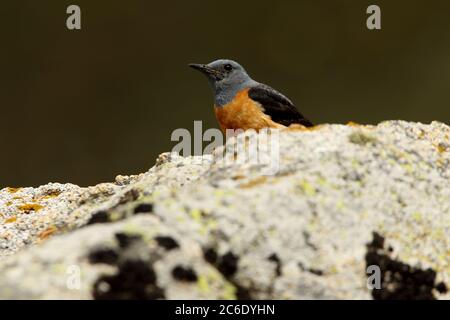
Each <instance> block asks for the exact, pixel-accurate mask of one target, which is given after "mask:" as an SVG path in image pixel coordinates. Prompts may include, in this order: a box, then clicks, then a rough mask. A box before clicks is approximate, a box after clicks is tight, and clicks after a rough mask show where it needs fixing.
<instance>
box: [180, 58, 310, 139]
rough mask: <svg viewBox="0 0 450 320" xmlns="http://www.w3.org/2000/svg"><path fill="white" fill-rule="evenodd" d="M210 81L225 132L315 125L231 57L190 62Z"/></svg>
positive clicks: (216, 111)
mask: <svg viewBox="0 0 450 320" xmlns="http://www.w3.org/2000/svg"><path fill="white" fill-rule="evenodd" d="M189 66H190V67H192V68H194V69H196V70H199V71H200V72H202V73H203V74H204V75H206V77H207V78H208V80H209V83H210V85H211V86H212V89H213V92H214V109H215V113H216V117H217V120H218V121H219V124H220V127H221V128H222V130H223V131H225V130H226V129H243V130H247V129H255V130H257V131H258V130H259V129H262V128H285V127H289V126H290V125H292V124H297V125H303V126H305V127H312V126H313V124H312V123H311V122H310V121H309V120H307V119H306V118H305V117H304V116H303V115H302V114H301V113H300V112H298V110H297V109H296V108H295V106H294V104H293V103H292V102H291V101H290V100H289V99H288V98H287V97H285V96H284V95H282V94H281V93H279V92H278V91H276V90H274V89H272V88H271V87H269V86H267V85H265V84H262V83H259V82H256V81H255V80H253V79H252V78H250V76H249V75H248V74H247V72H246V71H245V70H244V68H243V67H242V66H241V65H240V64H239V63H237V62H235V61H232V60H224V59H221V60H216V61H213V62H211V63H209V64H206V65H204V64H190V65H189Z"/></svg>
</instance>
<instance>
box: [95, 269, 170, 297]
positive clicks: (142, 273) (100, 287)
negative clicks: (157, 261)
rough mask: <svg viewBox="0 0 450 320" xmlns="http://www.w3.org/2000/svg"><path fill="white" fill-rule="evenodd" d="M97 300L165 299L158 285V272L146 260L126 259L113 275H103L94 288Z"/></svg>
mask: <svg viewBox="0 0 450 320" xmlns="http://www.w3.org/2000/svg"><path fill="white" fill-rule="evenodd" d="M93 297H94V299H97V300H118V299H120V300H124V299H133V300H136V299H137V300H147V299H163V298H164V292H163V290H162V289H161V288H159V287H158V286H157V285H156V274H155V272H154V270H153V268H152V267H151V266H150V265H149V264H148V263H146V262H145V261H139V260H137V261H126V262H125V263H123V264H121V265H120V266H119V272H118V273H117V274H116V275H113V276H102V277H101V278H99V279H98V280H97V281H96V282H95V284H94V288H93Z"/></svg>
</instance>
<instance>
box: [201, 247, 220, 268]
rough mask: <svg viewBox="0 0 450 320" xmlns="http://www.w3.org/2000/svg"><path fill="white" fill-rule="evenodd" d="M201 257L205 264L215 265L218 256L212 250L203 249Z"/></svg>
mask: <svg viewBox="0 0 450 320" xmlns="http://www.w3.org/2000/svg"><path fill="white" fill-rule="evenodd" d="M203 257H204V258H205V260H206V261H207V262H209V263H211V264H212V265H216V263H217V258H218V256H217V252H216V250H215V249H214V248H207V249H203Z"/></svg>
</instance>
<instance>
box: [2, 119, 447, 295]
mask: <svg viewBox="0 0 450 320" xmlns="http://www.w3.org/2000/svg"><path fill="white" fill-rule="evenodd" d="M247 135H248V136H252V133H247ZM280 138H281V140H280V159H279V160H280V163H279V170H278V172H277V173H276V174H274V175H269V176H264V175H262V172H263V169H264V165H261V164H248V163H247V164H246V163H240V162H238V161H235V162H232V163H229V162H228V163H224V162H223V161H220V157H219V155H220V152H221V151H223V150H224V148H232V147H233V144H234V143H235V141H236V140H235V139H231V140H230V141H229V142H228V143H227V144H226V146H224V147H223V148H219V149H218V150H216V152H215V153H214V154H213V155H208V156H203V157H188V158H183V157H180V156H176V155H173V154H163V155H161V156H160V157H159V158H158V160H157V163H156V165H155V166H154V167H153V168H152V169H150V170H149V171H148V172H146V173H144V174H141V175H138V176H131V177H117V178H116V182H115V183H106V184H101V185H98V186H95V187H90V188H80V187H77V186H75V185H70V184H66V185H61V184H48V185H46V186H42V187H39V188H22V189H11V188H7V189H3V190H1V191H0V219H1V221H3V222H2V224H1V225H0V255H3V257H1V260H0V298H39V299H42V298H77V299H92V298H96V299H111V298H120V299H126V298H142V299H161V298H166V299H177V298H194V299H196V298H207V299H216V298H222V299H264V298H269V299H272V298H276V299H336V298H343V299H354V298H359V299H414V298H416V299H417V298H419V299H449V298H450V293H449V292H448V288H449V287H450V127H448V126H446V125H445V124H443V123H438V122H433V123H431V124H430V125H424V124H417V123H408V122H403V121H390V122H384V123H381V124H379V125H378V126H358V125H347V126H344V125H324V126H320V127H316V128H314V129H312V130H300V129H298V130H290V131H285V132H282V133H281V136H280ZM373 265H375V266H378V267H379V268H380V271H381V289H373V290H371V289H368V287H367V281H368V277H369V276H370V275H371V274H372V272H369V273H367V272H366V268H367V267H369V266H373Z"/></svg>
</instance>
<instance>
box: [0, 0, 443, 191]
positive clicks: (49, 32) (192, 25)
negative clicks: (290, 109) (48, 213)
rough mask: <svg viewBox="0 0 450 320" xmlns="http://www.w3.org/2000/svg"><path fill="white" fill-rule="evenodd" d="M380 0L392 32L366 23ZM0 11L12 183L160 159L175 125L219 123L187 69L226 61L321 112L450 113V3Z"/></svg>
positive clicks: (313, 115)
mask: <svg viewBox="0 0 450 320" xmlns="http://www.w3.org/2000/svg"><path fill="white" fill-rule="evenodd" d="M70 4H77V5H79V6H80V7H81V10H82V30H80V31H69V30H68V29H67V28H66V25H65V23H66V18H67V14H66V8H67V7H68V6H69V5H70ZM370 4H377V5H379V6H380V7H381V10H382V30H379V31H370V30H368V29H367V28H366V18H367V15H366V13H365V12H366V8H367V7H368V6H369V5H370ZM0 13H1V16H0V27H1V29H0V36H1V39H2V45H1V50H0V66H1V68H0V70H1V76H0V98H1V104H0V105H1V120H2V121H1V126H0V150H1V157H0V188H1V187H5V186H36V185H40V184H45V183H47V182H72V183H75V184H79V185H92V184H96V183H99V182H103V181H111V180H113V179H114V177H115V175H117V174H137V173H140V172H144V171H146V170H148V169H149V168H150V167H151V166H153V164H154V161H155V158H156V157H157V155H158V154H159V153H162V152H165V151H169V150H170V149H171V148H172V146H173V145H175V144H176V143H175V142H171V141H170V135H171V133H172V131H173V130H174V129H176V128H187V129H189V130H193V121H194V120H203V121H204V122H203V128H204V130H206V129H207V128H210V127H217V124H216V121H215V119H214V114H213V110H212V104H213V100H212V93H211V92H210V89H209V86H208V84H207V81H206V80H205V79H204V78H203V77H202V76H201V75H200V74H198V73H197V72H195V71H193V70H191V69H189V68H188V67H187V64H188V63H190V62H199V63H207V62H210V61H212V60H214V59H217V58H232V59H235V60H237V61H239V62H240V63H241V64H243V65H244V67H245V68H246V69H247V71H248V72H249V73H250V74H251V75H252V76H253V77H254V78H255V79H257V80H259V81H260V82H264V83H267V84H269V85H271V86H273V87H275V88H276V89H278V90H280V91H281V92H283V93H284V94H286V95H287V96H288V97H290V98H291V100H293V101H294V103H295V104H296V105H297V107H298V108H299V109H300V110H301V112H302V113H304V114H305V115H306V116H307V117H308V118H310V119H311V120H312V121H313V122H315V123H346V122H348V121H350V120H351V121H355V122H359V123H373V124H376V123H378V122H380V121H383V120H389V119H403V120H410V121H420V122H423V123H429V122H431V121H433V120H439V121H442V122H446V123H450V1H445V0H430V1H412V0H396V1H388V0H386V1H363V0H361V1H356V0H341V1H332V0H329V1H323V0H307V1H306V0H303V1H292V2H287V1H283V2H275V1H262V0H258V1H251V2H244V1H234V0H228V1H175V0H173V1H165V2H163V1H159V2H153V1H146V0H127V1H124V0H122V1H111V0H110V1H104V0H95V1H92V0H72V1H64V0H59V1H54V0H40V1H36V0H28V1H26V0H22V1H3V2H2V4H1V5H0Z"/></svg>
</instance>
